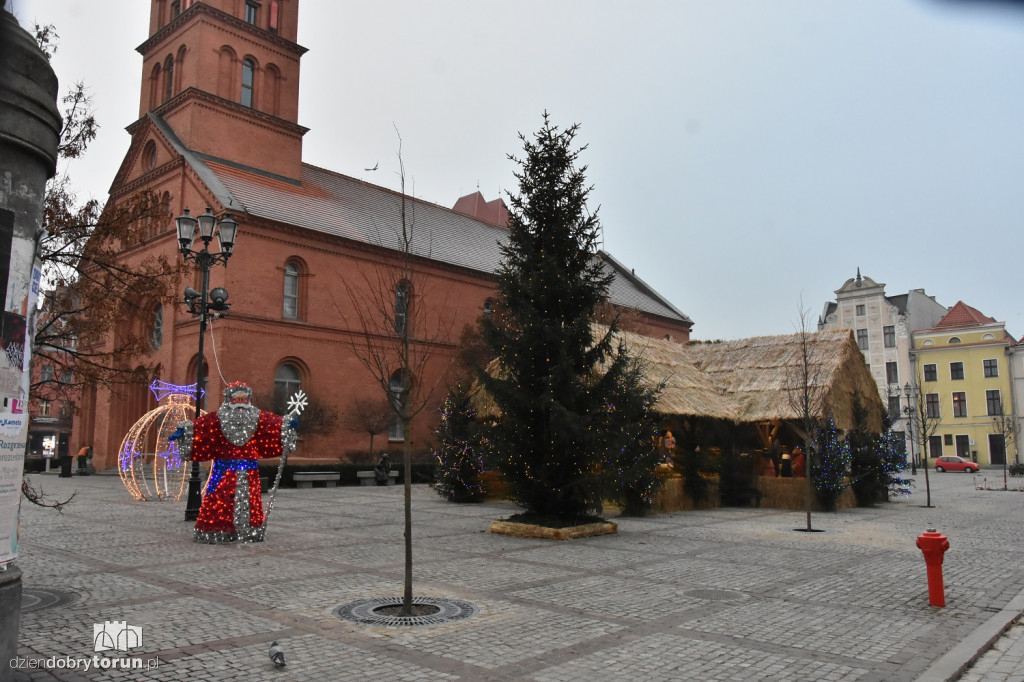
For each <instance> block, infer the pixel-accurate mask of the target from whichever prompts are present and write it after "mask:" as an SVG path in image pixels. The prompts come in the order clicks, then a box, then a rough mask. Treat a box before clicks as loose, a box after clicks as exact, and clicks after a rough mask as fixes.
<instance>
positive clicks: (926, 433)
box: [907, 355, 939, 507]
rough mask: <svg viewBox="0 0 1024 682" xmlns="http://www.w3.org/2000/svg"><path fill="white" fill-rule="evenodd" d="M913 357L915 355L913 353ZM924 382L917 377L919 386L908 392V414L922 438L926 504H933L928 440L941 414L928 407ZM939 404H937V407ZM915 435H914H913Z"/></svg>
mask: <svg viewBox="0 0 1024 682" xmlns="http://www.w3.org/2000/svg"><path fill="white" fill-rule="evenodd" d="M911 357H913V355H911ZM923 385H924V384H923V383H922V381H921V377H920V376H918V377H917V386H911V387H910V391H909V393H908V394H907V402H908V406H907V407H908V412H907V416H908V417H909V418H910V430H911V433H912V434H914V435H916V436H917V437H919V438H920V441H919V443H918V445H919V447H920V451H921V461H922V463H923V465H924V489H925V506H926V507H931V506H932V486H931V482H930V481H929V480H928V442H929V440H931V437H932V436H934V435H935V431H936V429H938V428H939V414H938V412H936V413H934V414H932V412H931V411H930V409H929V407H928V395H927V394H926V393H923V392H922V391H921V389H920V387H921V386H923ZM937 408H938V404H936V409H937ZM911 437H912V438H913V437H914V436H913V435H912V436H911Z"/></svg>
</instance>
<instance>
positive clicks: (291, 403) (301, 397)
mask: <svg viewBox="0 0 1024 682" xmlns="http://www.w3.org/2000/svg"><path fill="white" fill-rule="evenodd" d="M307 405H309V401H308V400H307V399H306V394H305V393H304V392H302V391H297V392H295V393H293V394H292V397H291V398H288V414H286V415H285V416H284V417H283V418H282V423H281V426H282V428H284V426H285V422H288V421H291V420H292V419H295V418H296V417H298V416H299V415H300V414H302V411H303V410H304V409H306V406H307ZM289 452H290V451H289V450H288V449H287V448H282V450H281V464H279V465H278V467H277V476H276V477H274V487H272V488H271V489H270V502H269V503H268V504H267V514H266V516H264V517H263V529H264V531H263V532H264V533H265V532H266V528H267V524H268V523H270V512H272V511H273V510H274V498H276V497H277V486H278V484H279V483H281V473H282V472H283V471H284V465H285V463H286V462H287V461H288V453H289Z"/></svg>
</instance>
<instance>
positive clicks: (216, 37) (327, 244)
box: [71, 0, 692, 469]
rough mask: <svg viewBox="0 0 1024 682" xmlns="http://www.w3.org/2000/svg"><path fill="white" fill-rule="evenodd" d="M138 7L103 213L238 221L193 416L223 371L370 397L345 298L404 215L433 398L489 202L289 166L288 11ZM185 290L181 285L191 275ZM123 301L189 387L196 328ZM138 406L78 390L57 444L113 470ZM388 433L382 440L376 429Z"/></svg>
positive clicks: (657, 307) (627, 290) (651, 327)
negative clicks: (146, 201)
mask: <svg viewBox="0 0 1024 682" xmlns="http://www.w3.org/2000/svg"><path fill="white" fill-rule="evenodd" d="M151 2H152V10H151V11H152V14H151V18H150V29H149V37H148V38H147V39H146V40H145V42H143V43H142V44H141V45H140V46H139V48H138V51H139V52H140V53H141V54H142V55H143V72H142V87H141V101H140V107H139V114H140V118H139V120H138V121H136V122H135V123H133V124H132V125H131V126H129V128H128V131H129V133H130V134H131V137H132V140H131V146H130V148H129V150H128V153H127V155H126V156H125V158H124V161H123V163H122V164H121V167H120V170H119V171H118V173H117V176H116V177H115V178H114V181H113V184H112V186H111V190H110V202H114V203H116V202H119V201H123V200H125V199H126V198H127V197H130V196H132V195H133V194H134V193H136V192H138V191H139V190H142V189H151V190H154V191H155V192H157V193H158V194H159V195H160V196H162V197H163V199H164V203H165V206H166V207H167V208H168V210H169V212H170V213H171V215H175V216H176V215H180V214H181V213H183V212H184V210H185V209H186V208H190V209H191V211H192V215H193V216H195V215H197V214H199V213H202V212H203V211H204V209H205V208H206V207H207V206H209V207H211V209H212V212H213V213H214V214H215V215H216V216H218V218H222V217H223V216H224V215H225V214H227V213H230V214H231V216H232V217H233V218H234V220H236V221H237V222H238V225H239V227H238V245H237V248H236V249H235V252H234V254H233V256H232V257H231V259H230V261H229V262H228V263H227V266H226V267H223V266H215V267H214V268H213V270H212V271H211V281H210V287H211V288H213V287H218V286H220V287H225V288H226V289H227V290H228V291H229V292H230V302H231V304H232V307H231V311H230V315H229V316H227V317H225V318H223V319H220V320H216V321H215V322H214V324H213V331H212V335H208V336H207V339H206V342H205V352H204V355H205V359H206V363H207V366H208V367H209V371H208V376H209V378H208V383H207V390H208V396H209V400H208V408H209V409H216V407H217V406H218V405H219V403H220V393H221V388H222V383H221V382H222V378H221V376H222V375H223V379H224V380H226V381H227V382H232V381H236V380H241V381H246V382H248V383H249V384H250V385H251V386H252V387H253V388H254V391H255V392H256V394H257V395H259V394H260V393H268V392H271V391H273V390H274V389H275V387H276V388H279V389H287V390H289V391H290V390H292V389H296V388H298V387H300V386H301V387H302V389H303V390H305V391H306V392H308V393H310V394H311V395H314V396H316V397H317V398H318V399H319V400H320V401H322V402H324V403H326V404H328V405H330V406H331V407H332V408H333V409H334V410H335V411H336V412H337V413H338V414H339V415H340V416H342V417H344V416H345V414H346V413H347V411H349V410H350V409H351V406H352V404H353V402H354V401H356V400H358V399H361V398H372V399H378V400H379V399H381V398H383V395H382V393H383V389H382V388H381V386H380V385H379V384H378V383H376V382H375V381H374V380H373V377H372V376H371V375H370V373H369V372H368V370H367V369H366V368H365V367H364V366H363V365H362V364H361V363H360V362H359V360H358V358H357V356H356V355H355V350H354V347H353V343H354V342H356V343H358V342H359V341H360V338H361V337H363V336H365V335H366V329H365V326H361V325H360V324H359V316H358V314H357V311H356V310H355V307H354V305H353V302H352V298H353V294H355V295H356V296H358V295H360V292H362V293H363V294H366V293H367V292H366V291H365V289H366V288H367V286H369V285H368V282H371V281H374V277H375V275H374V272H377V271H378V270H379V268H380V267H381V266H382V265H383V266H387V265H389V264H391V265H398V264H400V263H401V262H402V261H403V251H402V250H401V249H399V248H398V247H399V245H398V243H397V241H396V239H395V235H396V234H397V232H398V226H400V225H401V220H402V219H401V213H402V208H403V204H404V207H405V210H406V214H407V217H409V216H412V217H413V219H414V223H415V233H414V234H415V238H414V240H413V242H412V244H411V247H410V250H411V252H412V258H411V264H412V268H413V269H414V271H415V274H416V275H417V281H418V282H420V283H422V284H421V285H419V286H418V287H417V290H413V291H406V290H405V289H403V290H402V292H400V293H398V296H397V298H396V299H395V300H396V303H397V304H398V306H399V307H400V308H402V310H400V311H399V312H400V314H405V313H406V312H407V311H408V310H409V309H415V307H416V306H417V305H420V306H424V307H426V308H429V309H430V311H431V312H432V313H435V314H436V316H437V317H438V319H441V318H443V319H444V320H446V321H447V322H446V326H447V328H448V329H450V330H451V334H450V336H449V337H448V338H439V337H437V336H432V337H430V338H429V339H427V340H421V342H423V343H430V344H432V345H433V346H434V348H433V350H434V351H435V352H434V354H433V355H432V360H431V361H430V362H429V363H428V364H427V365H426V366H425V367H423V368H422V370H421V374H422V376H416V377H413V380H414V381H423V382H427V383H428V384H429V385H438V386H439V390H438V391H437V395H436V400H437V403H438V404H439V403H440V400H441V398H442V396H443V392H444V390H443V389H444V385H443V384H444V376H445V372H446V371H447V369H448V368H449V366H450V365H451V361H452V358H453V357H454V355H455V354H456V352H457V345H458V341H459V333H460V331H461V330H462V329H463V328H464V327H465V326H466V325H471V324H473V323H474V322H475V320H476V319H477V318H478V317H479V316H480V315H481V314H484V313H486V312H487V311H488V310H489V306H490V302H491V297H492V296H494V293H495V283H496V278H495V274H494V273H495V271H496V268H497V267H498V265H499V262H500V252H499V248H498V244H499V242H501V241H502V240H503V239H504V238H505V235H506V229H505V227H504V224H505V222H506V220H507V211H506V209H505V206H504V204H503V203H502V202H501V201H500V200H494V201H491V202H486V201H485V200H484V198H483V197H482V196H480V195H479V194H478V193H476V194H473V195H470V196H468V197H463V198H461V199H458V202H457V203H456V204H455V207H454V208H453V209H449V208H445V207H442V206H438V205H435V204H431V203H428V202H425V201H421V200H417V199H412V198H410V197H405V198H404V199H403V197H402V195H400V194H399V193H396V192H393V191H391V190H388V189H385V188H383V187H378V186H375V185H371V184H368V183H366V182H362V181H360V180H356V179H354V178H351V177H347V176H345V175H341V174H339V173H335V172H332V171H330V170H326V169H323V168H318V167H315V166H311V165H308V164H305V163H303V162H302V138H303V134H304V133H305V132H306V128H303V127H302V126H301V125H299V123H298V102H299V62H300V60H301V58H302V55H303V53H304V52H305V51H306V50H305V48H303V47H302V46H301V45H299V44H298V43H297V42H296V39H297V35H296V27H297V24H298V11H299V7H298V5H299V3H298V0H259V1H255V0H151ZM428 172H429V171H428ZM176 237H177V235H176V232H175V226H174V223H173V221H169V222H168V224H167V225H165V226H164V227H163V228H162V229H157V230H155V232H154V233H153V234H151V235H150V236H149V238H148V239H146V240H145V241H143V242H141V243H139V244H136V245H134V246H133V247H132V248H130V249H128V250H126V252H125V258H126V259H142V258H145V257H147V256H150V255H153V254H156V253H159V254H165V255H167V257H169V258H181V256H180V254H178V253H177V250H178V241H177V238H176ZM215 245H216V242H214V247H215ZM599 257H600V258H602V259H603V260H604V262H605V264H606V267H608V268H610V269H612V270H613V271H614V272H615V273H616V278H615V282H614V285H613V287H612V289H611V292H610V297H611V302H612V303H613V304H614V305H615V306H618V307H620V308H622V309H629V310H630V312H629V317H630V319H631V320H632V324H631V328H633V329H635V330H639V331H642V332H644V333H646V334H649V335H651V336H654V337H657V338H665V337H671V338H672V339H674V340H676V341H679V342H685V341H687V340H688V339H689V333H690V328H691V326H692V321H691V320H690V319H689V318H688V317H687V316H686V315H685V314H683V313H681V312H680V311H679V310H677V309H676V308H675V307H673V306H672V304H671V303H669V302H668V301H666V300H665V299H664V298H662V297H661V296H660V295H659V294H658V293H657V292H655V291H653V290H652V289H651V288H650V287H648V286H647V285H646V284H644V283H643V282H642V281H641V280H639V279H637V278H636V277H635V276H633V275H632V273H631V271H630V270H629V269H628V268H626V267H623V266H622V265H621V264H619V263H618V262H617V261H615V260H614V259H613V258H612V257H611V256H609V255H608V254H607V253H600V254H599ZM191 284H192V286H193V287H195V288H198V278H197V280H196V282H192V283H191ZM394 286H396V287H400V286H401V285H400V283H399V282H395V283H394ZM427 292H429V293H427ZM139 305H140V308H139V309H141V310H145V311H148V312H147V314H146V315H144V316H142V317H139V318H136V319H131V320H126V321H125V325H124V327H125V330H129V329H130V330H133V331H135V332H138V331H145V332H148V333H149V334H150V336H151V338H152V345H153V349H152V355H151V357H150V358H149V360H150V361H152V362H155V363H158V364H159V367H160V374H161V376H160V378H161V379H162V380H164V381H167V382H171V383H178V384H188V383H193V382H194V381H195V380H196V379H195V378H196V373H197V367H198V356H197V353H198V326H199V325H198V322H197V320H196V318H194V317H193V316H192V315H190V314H189V313H188V311H187V310H185V309H184V306H183V305H179V306H173V307H172V306H161V305H160V303H159V302H157V301H140V302H139ZM413 335H414V336H415V335H416V330H415V329H414V330H413ZM155 406H156V403H155V400H154V398H153V396H152V395H151V394H150V393H149V390H148V386H147V385H144V384H143V383H140V384H139V385H137V386H135V387H133V388H132V389H131V390H129V391H127V392H121V393H119V394H118V395H116V396H115V395H112V394H111V393H110V392H108V391H107V390H105V389H100V388H94V389H93V390H91V391H87V392H86V394H85V395H83V397H82V400H81V404H80V406H79V411H78V414H77V415H76V417H75V426H74V432H73V434H72V438H71V444H72V446H73V449H77V448H78V447H79V446H80V445H81V444H86V443H92V444H93V445H94V447H95V454H96V458H97V459H96V465H97V467H98V468H100V469H103V468H109V467H112V466H114V464H115V462H116V456H117V452H118V448H119V447H120V445H121V441H122V439H123V438H124V436H125V434H126V432H127V431H128V429H129V428H130V426H131V425H132V424H133V423H134V422H135V421H136V420H137V419H138V418H139V417H140V416H142V415H143V414H144V413H145V412H146V411H148V410H150V409H152V408H153V407H155ZM436 421H437V413H436V410H426V411H425V412H424V413H423V416H422V417H421V418H420V419H418V420H417V422H416V423H414V424H413V432H412V439H413V442H414V447H423V446H425V445H426V441H427V440H428V439H430V437H431V432H430V431H431V429H432V427H433V425H434V424H436ZM400 436H401V433H397V432H395V429H392V431H391V433H389V434H385V437H386V438H387V437H389V438H391V439H396V438H400ZM378 438H380V437H378ZM382 442H383V441H382V440H380V439H379V440H378V441H376V443H375V444H376V445H378V446H380V445H381V444H382ZM368 445H369V437H368V435H367V433H365V432H362V431H360V430H358V429H356V428H354V427H352V426H351V425H350V424H348V423H347V421H346V420H345V419H344V418H342V419H339V421H338V422H337V423H336V424H335V426H334V429H333V433H329V434H322V435H309V436H305V437H303V438H302V440H301V441H300V445H299V449H298V451H297V452H296V453H295V455H294V457H295V458H297V459H299V460H310V459H324V460H328V461H333V460H336V459H338V458H342V457H344V456H345V454H346V452H348V451H352V450H365V449H367V447H368Z"/></svg>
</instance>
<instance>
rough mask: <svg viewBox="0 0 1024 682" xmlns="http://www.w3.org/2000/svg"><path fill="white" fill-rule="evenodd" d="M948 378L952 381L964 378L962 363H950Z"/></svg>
mask: <svg viewBox="0 0 1024 682" xmlns="http://www.w3.org/2000/svg"><path fill="white" fill-rule="evenodd" d="M949 378H950V379H953V380H954V381H958V380H960V379H963V378H964V363H962V362H951V363H949Z"/></svg>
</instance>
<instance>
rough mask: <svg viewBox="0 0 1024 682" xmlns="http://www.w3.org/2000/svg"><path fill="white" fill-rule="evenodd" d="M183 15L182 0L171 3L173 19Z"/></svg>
mask: <svg viewBox="0 0 1024 682" xmlns="http://www.w3.org/2000/svg"><path fill="white" fill-rule="evenodd" d="M179 14H181V0H174V2H172V3H171V19H176V18H177V17H178V15H179Z"/></svg>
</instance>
